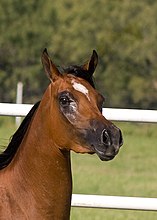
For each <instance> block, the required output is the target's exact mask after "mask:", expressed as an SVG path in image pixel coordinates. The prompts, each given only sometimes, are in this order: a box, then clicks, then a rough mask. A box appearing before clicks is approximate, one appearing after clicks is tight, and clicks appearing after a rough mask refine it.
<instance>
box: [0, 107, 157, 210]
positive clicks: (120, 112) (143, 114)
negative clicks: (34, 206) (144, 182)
mask: <svg viewBox="0 0 157 220" xmlns="http://www.w3.org/2000/svg"><path fill="white" fill-rule="evenodd" d="M31 107H32V105H26V104H8V103H0V115H3V116H25V115H26V114H27V113H28V111H29V110H30V109H31ZM103 114H104V115H105V117H106V118H107V119H109V120H114V121H132V122H150V123H156V122H157V111H156V110H137V109H136V110H135V109H111V108H104V109H103ZM72 206H74V207H84V208H88V207H90V208H108V209H127V210H147V211H157V198H140V197H124V196H98V195H79V194H73V195H72Z"/></svg>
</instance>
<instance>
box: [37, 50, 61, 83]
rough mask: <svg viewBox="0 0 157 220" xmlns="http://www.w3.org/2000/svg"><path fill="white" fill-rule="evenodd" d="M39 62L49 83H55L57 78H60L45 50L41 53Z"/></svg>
mask: <svg viewBox="0 0 157 220" xmlns="http://www.w3.org/2000/svg"><path fill="white" fill-rule="evenodd" d="M41 61H42V64H43V67H44V69H45V72H46V75H47V76H48V78H49V79H50V80H51V81H55V80H56V79H57V78H58V77H59V76H61V73H60V72H59V70H58V69H57V67H56V66H55V64H54V63H53V62H52V60H51V59H50V57H49V55H48V52H47V49H46V48H45V49H44V51H43V53H42V56H41Z"/></svg>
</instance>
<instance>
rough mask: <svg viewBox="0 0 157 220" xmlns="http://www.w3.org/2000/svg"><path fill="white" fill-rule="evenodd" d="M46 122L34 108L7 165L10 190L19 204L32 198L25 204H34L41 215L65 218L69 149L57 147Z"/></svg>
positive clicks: (70, 187)
mask: <svg viewBox="0 0 157 220" xmlns="http://www.w3.org/2000/svg"><path fill="white" fill-rule="evenodd" d="M46 117H48V116H46ZM46 125H47V124H46V120H45V121H42V116H41V114H40V113H39V111H37V113H36V115H35V116H34V119H33V121H32V124H31V125H30V128H29V129H28V132H27V133H26V135H25V137H24V140H23V142H22V144H21V146H20V148H19V150H18V152H17V155H16V156H15V158H14V160H13V162H12V164H11V165H10V170H11V171H12V175H11V176H12V180H11V181H12V191H13V193H14V194H15V196H18V199H19V200H21V202H22V203H24V202H25V200H27V199H28V200H30V198H32V199H31V201H29V202H28V201H26V203H30V202H32V203H34V206H35V207H36V209H38V212H39V210H42V212H43V215H44V216H45V215H48V216H50V218H53V219H68V215H69V213H70V202H71V193H72V192H71V191H72V180H71V165H70V152H68V151H65V152H61V151H60V150H59V148H58V147H57V146H56V145H55V143H53V141H52V138H51V137H49V135H48V132H47V127H46ZM52 126H53V125H52ZM29 194H30V195H31V196H30V197H29V196H28V195H29ZM21 196H22V197H21ZM20 197H21V198H20ZM32 205H33V204H32ZM44 219H49V218H44Z"/></svg>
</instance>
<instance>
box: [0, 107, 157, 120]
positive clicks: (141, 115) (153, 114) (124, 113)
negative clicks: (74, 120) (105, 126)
mask: <svg viewBox="0 0 157 220" xmlns="http://www.w3.org/2000/svg"><path fill="white" fill-rule="evenodd" d="M31 108H32V105H29V104H9V103H0V115H8V116H25V115H26V114H27V113H28V111H29V110H30V109H31ZM103 115H104V116H105V117H106V118H107V119H109V120H113V121H132V122H150V123H156V122H157V111H156V110H138V109H114V108H103Z"/></svg>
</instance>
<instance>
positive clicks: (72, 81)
mask: <svg viewBox="0 0 157 220" xmlns="http://www.w3.org/2000/svg"><path fill="white" fill-rule="evenodd" d="M41 59H42V63H43V66H44V69H45V72H46V74H47V76H48V78H49V79H50V81H51V84H50V86H49V94H50V97H49V103H50V104H49V112H50V115H51V117H50V118H49V125H50V126H49V133H50V136H51V137H52V139H53V141H54V143H55V145H56V146H58V147H59V149H60V150H61V151H64V150H68V151H69V150H73V151H75V152H77V153H91V154H92V153H96V154H97V155H98V156H99V158H100V159H101V160H103V161H108V160H111V159H113V158H114V157H115V155H116V154H117V153H118V151H119V148H120V147H121V145H122V143H123V140H122V133H121V131H120V129H119V128H118V127H116V126H115V125H114V124H113V123H112V122H110V121H109V120H107V119H106V118H105V117H104V116H103V115H102V106H103V102H104V98H103V96H102V95H101V94H100V93H99V92H98V91H97V90H96V89H95V87H94V84H92V83H93V81H92V75H93V73H94V71H95V68H96V66H97V63H98V56H97V53H96V51H93V54H92V56H91V58H90V59H89V61H88V62H86V63H85V64H84V65H82V66H81V68H82V70H83V71H82V73H83V74H86V76H84V77H78V76H76V75H75V74H69V73H68V74H67V72H65V73H64V74H62V73H61V72H60V71H59V70H58V68H57V67H56V65H55V64H54V63H53V62H52V60H51V59H50V57H49V55H48V53H47V50H46V49H45V50H44V52H43V54H42V58H41ZM78 71H79V70H78ZM75 72H76V73H77V70H76V71H75ZM86 78H87V80H86ZM90 82H91V83H90ZM51 125H52V126H51Z"/></svg>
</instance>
